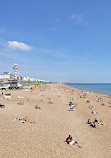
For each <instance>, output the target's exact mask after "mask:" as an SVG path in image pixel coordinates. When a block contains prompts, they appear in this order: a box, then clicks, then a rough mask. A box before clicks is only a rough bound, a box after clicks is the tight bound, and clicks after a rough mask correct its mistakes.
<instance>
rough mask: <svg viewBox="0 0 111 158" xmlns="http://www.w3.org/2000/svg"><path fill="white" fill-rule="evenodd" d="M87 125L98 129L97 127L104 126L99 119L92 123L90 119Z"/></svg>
mask: <svg viewBox="0 0 111 158" xmlns="http://www.w3.org/2000/svg"><path fill="white" fill-rule="evenodd" d="M87 124H90V126H91V127H93V128H96V126H102V125H104V124H103V121H102V120H101V119H100V121H98V120H97V119H94V121H93V122H92V121H91V120H90V119H88V121H87Z"/></svg>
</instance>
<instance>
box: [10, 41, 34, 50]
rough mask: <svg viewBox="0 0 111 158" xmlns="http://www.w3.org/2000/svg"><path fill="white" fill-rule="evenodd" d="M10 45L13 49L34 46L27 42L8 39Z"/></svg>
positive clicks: (24, 48) (25, 48)
mask: <svg viewBox="0 0 111 158" xmlns="http://www.w3.org/2000/svg"><path fill="white" fill-rule="evenodd" d="M8 47H9V48H11V49H21V50H30V49H31V48H32V47H31V46H28V45H27V44H24V43H21V42H17V41H8Z"/></svg>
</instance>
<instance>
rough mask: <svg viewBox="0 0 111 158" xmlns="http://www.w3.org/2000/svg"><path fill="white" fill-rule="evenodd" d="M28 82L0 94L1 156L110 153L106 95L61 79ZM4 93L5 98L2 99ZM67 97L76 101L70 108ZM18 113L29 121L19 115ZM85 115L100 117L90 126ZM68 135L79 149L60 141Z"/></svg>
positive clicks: (101, 156) (94, 157) (107, 156)
mask: <svg viewBox="0 0 111 158" xmlns="http://www.w3.org/2000/svg"><path fill="white" fill-rule="evenodd" d="M31 87H32V86H24V88H23V89H21V90H8V91H4V94H3V96H0V104H3V105H5V108H0V142H1V143H0V144H1V147H0V157H1V158H73V157H74V158H111V104H110V103H111V96H110V95H107V94H102V93H96V92H91V91H86V90H81V89H77V88H74V87H70V86H68V85H64V84H46V85H39V86H38V87H37V89H36V88H33V89H31ZM6 93H11V99H4V95H5V94H6ZM81 96H85V97H81ZM20 101H21V102H23V104H21V105H20V104H18V103H19V102H20ZM70 102H73V104H75V105H77V106H76V107H75V108H74V109H73V110H72V111H69V106H68V104H69V103H70ZM37 105H38V106H39V107H40V109H36V108H35V107H36V106H37ZM92 106H93V107H94V108H95V109H94V111H96V112H97V114H94V113H92V109H90V108H89V107H92ZM24 117H27V118H28V119H29V120H31V121H32V122H30V121H29V122H28V121H26V122H23V121H21V120H19V119H22V118H24ZM88 119H90V120H94V119H97V120H100V119H101V120H102V121H103V125H102V126H97V127H96V128H92V127H91V126H89V125H88V124H87V123H86V122H87V120H88ZM68 135H71V136H72V138H73V140H74V141H77V142H78V144H79V145H80V146H81V148H78V147H77V146H75V145H69V144H67V143H65V140H66V138H67V137H68Z"/></svg>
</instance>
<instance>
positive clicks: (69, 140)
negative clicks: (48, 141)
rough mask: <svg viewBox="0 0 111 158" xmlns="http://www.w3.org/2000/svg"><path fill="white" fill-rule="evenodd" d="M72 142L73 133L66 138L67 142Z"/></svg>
mask: <svg viewBox="0 0 111 158" xmlns="http://www.w3.org/2000/svg"><path fill="white" fill-rule="evenodd" d="M71 142H72V137H71V135H69V136H68V137H67V138H66V143H67V144H71Z"/></svg>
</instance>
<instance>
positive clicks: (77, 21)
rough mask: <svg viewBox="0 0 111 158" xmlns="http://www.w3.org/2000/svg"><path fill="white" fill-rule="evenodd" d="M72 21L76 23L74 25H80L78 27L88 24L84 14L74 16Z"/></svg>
mask: <svg viewBox="0 0 111 158" xmlns="http://www.w3.org/2000/svg"><path fill="white" fill-rule="evenodd" d="M71 20H72V21H73V22H74V24H78V25H87V24H88V22H87V19H86V17H85V16H83V15H82V14H72V15H71Z"/></svg>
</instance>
